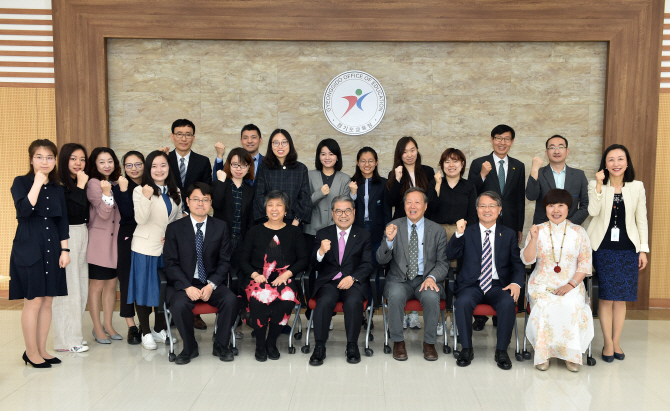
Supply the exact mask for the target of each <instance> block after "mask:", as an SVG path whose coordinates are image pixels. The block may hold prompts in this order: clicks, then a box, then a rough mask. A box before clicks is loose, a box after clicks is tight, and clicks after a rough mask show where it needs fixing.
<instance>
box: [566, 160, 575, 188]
mask: <svg viewBox="0 0 670 411" xmlns="http://www.w3.org/2000/svg"><path fill="white" fill-rule="evenodd" d="M573 180H576V179H575V170H573V169H572V168H570V167H568V165H567V164H566V165H565V184H564V185H563V188H565V189H566V190H570V188H571V187H572V183H573Z"/></svg>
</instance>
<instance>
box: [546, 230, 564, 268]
mask: <svg viewBox="0 0 670 411" xmlns="http://www.w3.org/2000/svg"><path fill="white" fill-rule="evenodd" d="M567 232H568V223H567V222H566V223H565V230H563V241H561V252H560V254H559V255H558V261H556V254H555V253H554V237H553V236H552V235H551V223H549V238H550V239H551V259H552V260H554V263H555V264H556V267H554V272H556V273H560V272H561V267H560V266H559V265H558V264H559V263H560V262H561V258H563V244H564V243H565V235H566V234H567Z"/></svg>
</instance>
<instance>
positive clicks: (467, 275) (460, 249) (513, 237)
mask: <svg viewBox="0 0 670 411" xmlns="http://www.w3.org/2000/svg"><path fill="white" fill-rule="evenodd" d="M518 240H519V238H518V236H517V233H516V232H515V231H514V230H512V229H510V228H508V227H505V226H503V225H500V224H496V232H495V243H494V244H493V247H494V250H493V253H494V257H495V261H494V263H495V267H496V271H497V273H498V279H499V281H500V283H501V284H502V285H503V287H507V286H508V285H509V284H510V283H516V284H518V285H519V286H520V287H523V285H524V279H525V275H526V267H525V266H524V265H523V263H522V262H521V251H520V250H519V243H518ZM456 258H463V264H462V265H461V268H460V271H459V273H458V276H457V278H456V287H455V289H454V292H456V293H457V292H458V290H462V289H464V288H466V287H469V286H472V285H475V286H479V276H480V275H481V273H482V234H481V231H480V229H479V223H477V224H474V225H470V226H468V227H466V229H465V232H463V235H462V236H461V237H460V238H456V235H455V234H454V235H453V236H452V237H451V240H449V245H448V246H447V259H449V260H453V259H456Z"/></svg>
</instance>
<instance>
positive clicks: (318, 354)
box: [309, 345, 348, 366]
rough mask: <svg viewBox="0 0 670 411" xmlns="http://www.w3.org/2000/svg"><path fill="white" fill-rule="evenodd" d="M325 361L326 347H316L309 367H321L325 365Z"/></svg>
mask: <svg viewBox="0 0 670 411" xmlns="http://www.w3.org/2000/svg"><path fill="white" fill-rule="evenodd" d="M347 353H348V351H347ZM325 359H326V346H325V345H317V346H316V347H314V352H313V353H312V356H311V357H309V365H314V366H317V365H321V364H323V360H325Z"/></svg>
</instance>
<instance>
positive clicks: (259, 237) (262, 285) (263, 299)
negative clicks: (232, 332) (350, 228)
mask: <svg viewBox="0 0 670 411" xmlns="http://www.w3.org/2000/svg"><path fill="white" fill-rule="evenodd" d="M264 208H265V210H266V213H267V216H268V221H267V222H265V223H264V224H259V225H256V226H254V227H253V228H251V230H249V232H248V233H247V236H246V238H245V239H244V244H243V245H242V250H241V253H240V269H241V273H242V275H243V276H244V277H245V278H246V282H245V283H246V284H248V285H247V287H246V294H247V298H248V300H249V308H247V311H248V317H249V319H248V320H247V324H248V325H249V326H251V327H252V328H253V329H254V331H255V333H254V334H255V336H256V354H255V356H256V360H258V361H261V362H262V361H265V360H267V358H268V357H270V359H271V360H278V359H279V350H277V337H279V334H281V332H282V330H283V329H284V326H285V325H286V324H287V323H288V320H289V318H290V317H291V311H293V308H294V307H295V305H296V304H297V303H298V299H297V295H298V284H297V283H296V281H294V279H293V276H294V274H297V273H299V272H301V271H303V270H305V269H306V268H307V263H308V260H309V249H308V248H309V247H308V246H307V244H305V239H304V237H303V235H302V231H301V230H300V229H299V228H298V227H295V226H293V225H290V224H286V223H285V222H284V217H285V216H286V213H287V210H288V209H289V208H290V203H289V199H288V196H287V195H286V194H284V193H282V192H281V191H277V190H275V191H271V192H270V193H268V195H267V196H265V201H264ZM266 334H267V337H266Z"/></svg>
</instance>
